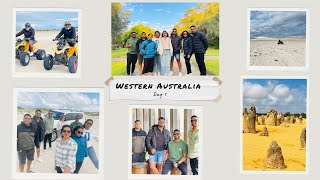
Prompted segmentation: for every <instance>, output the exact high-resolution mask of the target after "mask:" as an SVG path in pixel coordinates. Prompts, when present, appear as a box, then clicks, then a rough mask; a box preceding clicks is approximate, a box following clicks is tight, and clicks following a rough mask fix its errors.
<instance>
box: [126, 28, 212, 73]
mask: <svg viewBox="0 0 320 180" xmlns="http://www.w3.org/2000/svg"><path fill="white" fill-rule="evenodd" d="M190 31H191V34H190V33H189V32H188V31H186V30H184V31H183V32H182V33H181V35H178V30H177V29H176V28H173V29H172V33H171V35H170V37H169V33H168V32H167V31H163V32H162V33H161V34H160V32H159V31H155V32H154V35H153V34H151V33H150V34H148V35H147V34H146V33H145V32H142V33H141V38H140V39H138V38H137V33H136V32H131V37H130V38H129V39H128V40H127V42H126V44H125V45H124V47H125V48H128V52H127V75H131V76H132V75H133V73H134V71H135V66H136V62H137V61H138V64H139V66H138V67H139V75H142V74H144V75H152V74H154V75H155V76H160V75H163V76H171V75H173V70H172V69H173V62H174V59H176V61H177V64H178V68H179V76H181V75H182V73H181V71H182V67H181V61H180V53H181V51H182V54H183V57H184V59H185V63H186V68H187V74H188V75H191V74H192V70H191V64H190V59H191V56H192V54H194V55H195V59H196V62H197V64H198V67H199V70H200V75H206V74H207V70H206V65H205V62H204V54H205V52H206V51H207V49H208V40H207V38H206V36H205V34H204V33H202V32H198V31H197V28H196V27H195V26H191V27H190ZM160 36H161V37H160Z"/></svg>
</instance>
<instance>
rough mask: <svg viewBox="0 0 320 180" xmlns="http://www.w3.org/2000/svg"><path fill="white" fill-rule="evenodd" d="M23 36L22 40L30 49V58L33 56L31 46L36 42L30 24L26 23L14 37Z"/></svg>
mask: <svg viewBox="0 0 320 180" xmlns="http://www.w3.org/2000/svg"><path fill="white" fill-rule="evenodd" d="M22 34H23V35H24V39H25V40H26V41H27V42H28V44H29V47H30V56H33V46H32V45H33V44H34V43H35V42H36V40H35V38H34V36H35V32H34V29H33V28H32V27H31V24H30V23H28V22H27V23H26V24H25V26H24V28H23V29H22V30H21V31H20V32H18V33H17V34H16V37H19V36H21V35H22Z"/></svg>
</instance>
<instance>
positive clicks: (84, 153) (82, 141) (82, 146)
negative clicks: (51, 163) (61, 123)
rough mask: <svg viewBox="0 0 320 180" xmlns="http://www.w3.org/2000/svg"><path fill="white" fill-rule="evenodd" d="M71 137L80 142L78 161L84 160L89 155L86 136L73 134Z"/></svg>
mask: <svg viewBox="0 0 320 180" xmlns="http://www.w3.org/2000/svg"><path fill="white" fill-rule="evenodd" d="M71 138H72V139H73V140H74V141H75V142H76V143H77V144H78V149H77V154H76V162H82V161H83V160H84V158H85V157H87V156H88V151H87V140H86V138H85V137H83V136H80V137H78V136H77V135H75V134H74V135H72V137H71Z"/></svg>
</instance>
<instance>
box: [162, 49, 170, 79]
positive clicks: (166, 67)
mask: <svg viewBox="0 0 320 180" xmlns="http://www.w3.org/2000/svg"><path fill="white" fill-rule="evenodd" d="M170 61H171V53H170V50H169V49H165V50H163V54H162V56H161V75H167V76H169V75H170Z"/></svg>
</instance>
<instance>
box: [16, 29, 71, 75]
mask: <svg viewBox="0 0 320 180" xmlns="http://www.w3.org/2000/svg"><path fill="white" fill-rule="evenodd" d="M59 32H60V31H57V30H47V31H45V30H44V31H36V32H35V39H36V40H37V42H38V43H39V44H40V49H44V50H45V51H46V54H54V53H53V50H52V47H54V46H56V43H57V41H52V39H54V38H55V37H56V36H57V34H59ZM19 38H21V39H23V35H22V36H20V37H19ZM15 72H18V73H30V72H32V73H67V74H70V73H69V71H68V67H67V66H63V65H57V66H53V68H52V69H51V70H50V71H48V70H46V69H44V67H43V60H37V58H36V57H31V59H30V63H29V65H28V66H22V65H21V64H20V61H19V60H17V59H15Z"/></svg>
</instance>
